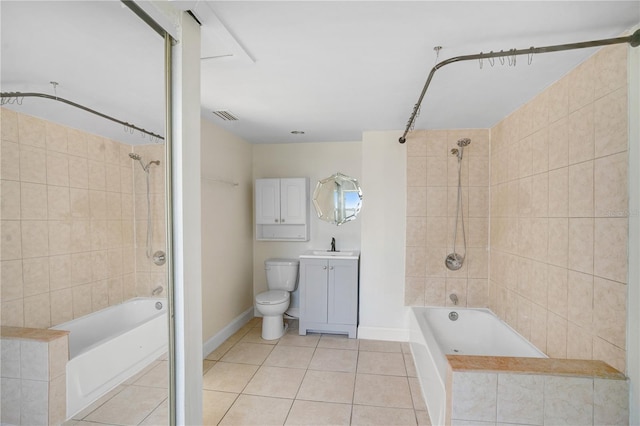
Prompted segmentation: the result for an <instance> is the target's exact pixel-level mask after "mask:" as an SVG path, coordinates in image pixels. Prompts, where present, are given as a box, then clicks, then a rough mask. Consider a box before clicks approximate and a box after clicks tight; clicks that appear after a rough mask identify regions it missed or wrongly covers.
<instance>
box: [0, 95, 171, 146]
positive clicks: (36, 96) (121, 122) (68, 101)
mask: <svg viewBox="0 0 640 426" xmlns="http://www.w3.org/2000/svg"><path fill="white" fill-rule="evenodd" d="M0 98H2V99H4V98H16V99H18V98H45V99H51V100H54V101H58V102H62V103H65V104H67V105H71V106H74V107H76V108H79V109H81V110H84V111H87V112H90V113H91V114H95V115H97V116H99V117H102V118H106V119H107V120H111V121H113V122H115V123H118V124H121V125H123V126H124V127H125V128H129V129H133V130H137V131H139V132H140V133H144V134H146V135H149V136H151V137H152V138H156V139H159V140H164V138H163V137H162V136H160V135H158V134H156V133H153V132H150V131H148V130H145V129H142V128H140V127H138V126H134V125H133V124H131V123H127V122H125V121H122V120H118V119H117V118H113V117H111V116H109V115H107V114H103V113H101V112H99V111H96V110H94V109H91V108H89V107H86V106H84V105H80V104H78V103H75V102H73V101H70V100H68V99H65V98H61V97H59V96H53V95H47V94H46V93H36V92H27V93H22V92H2V93H0ZM2 104H3V105H4V102H3V103H2Z"/></svg>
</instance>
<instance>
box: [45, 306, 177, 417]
mask: <svg viewBox="0 0 640 426" xmlns="http://www.w3.org/2000/svg"><path fill="white" fill-rule="evenodd" d="M52 328H53V329H57V330H68V331H69V332H70V334H69V362H68V363H67V418H71V417H72V416H74V415H75V414H77V413H78V412H79V411H81V410H82V409H84V408H85V407H87V406H88V405H90V404H91V403H92V402H94V401H96V400H97V399H98V398H100V397H101V396H102V395H104V394H105V393H107V392H108V391H109V390H111V389H113V388H114V387H116V386H117V385H118V384H120V383H122V382H123V381H125V380H127V379H128V378H129V377H131V376H132V375H134V374H136V373H138V372H139V371H141V370H142V369H143V368H144V367H146V366H147V365H148V364H149V363H151V362H152V361H154V360H155V359H157V358H158V357H160V356H161V355H162V354H163V353H165V352H166V351H167V341H168V331H167V308H166V300H165V299H156V298H135V299H130V300H128V301H126V302H123V303H121V304H119V305H114V306H111V307H109V308H105V309H102V310H100V311H97V312H94V313H92V314H89V315H86V316H84V317H81V318H77V319H74V320H72V321H69V322H66V323H64V324H60V325H57V326H55V327H52Z"/></svg>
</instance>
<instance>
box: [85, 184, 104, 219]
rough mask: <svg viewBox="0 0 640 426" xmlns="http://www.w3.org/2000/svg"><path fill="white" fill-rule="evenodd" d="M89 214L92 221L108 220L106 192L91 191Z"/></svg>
mask: <svg viewBox="0 0 640 426" xmlns="http://www.w3.org/2000/svg"><path fill="white" fill-rule="evenodd" d="M89 214H90V217H91V219H96V220H98V219H99V220H105V219H107V193H106V192H104V191H92V190H90V191H89Z"/></svg>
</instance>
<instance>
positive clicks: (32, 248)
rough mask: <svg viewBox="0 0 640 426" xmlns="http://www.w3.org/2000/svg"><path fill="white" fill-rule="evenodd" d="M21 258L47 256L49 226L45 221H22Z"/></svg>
mask: <svg viewBox="0 0 640 426" xmlns="http://www.w3.org/2000/svg"><path fill="white" fill-rule="evenodd" d="M21 231H22V257H23V258H29V257H41V256H48V255H49V226H48V223H47V221H46V220H44V221H42V220H28V221H27V220H23V221H22V226H21Z"/></svg>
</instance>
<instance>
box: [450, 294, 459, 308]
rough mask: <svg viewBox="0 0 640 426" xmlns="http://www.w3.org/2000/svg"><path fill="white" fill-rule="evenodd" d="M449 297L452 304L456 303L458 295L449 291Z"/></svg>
mask: <svg viewBox="0 0 640 426" xmlns="http://www.w3.org/2000/svg"><path fill="white" fill-rule="evenodd" d="M449 299H451V301H452V302H453V304H454V305H457V304H458V295H456V294H455V293H451V294H450V295H449Z"/></svg>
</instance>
